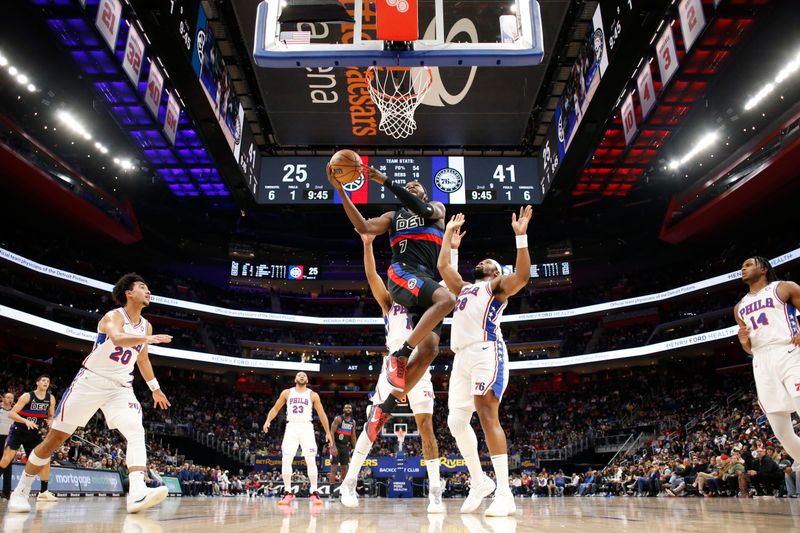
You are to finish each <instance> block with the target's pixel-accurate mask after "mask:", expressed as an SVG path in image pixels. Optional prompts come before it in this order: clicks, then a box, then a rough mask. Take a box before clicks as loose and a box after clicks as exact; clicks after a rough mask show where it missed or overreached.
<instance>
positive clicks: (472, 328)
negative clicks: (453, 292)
mask: <svg viewBox="0 0 800 533" xmlns="http://www.w3.org/2000/svg"><path fill="white" fill-rule="evenodd" d="M491 283H492V282H491V281H478V282H476V283H473V284H472V285H466V286H464V288H463V289H461V292H460V293H459V294H458V298H457V299H456V307H455V309H454V310H453V325H452V327H451V328H450V348H452V350H453V351H454V352H458V351H459V350H461V349H463V348H466V347H467V346H469V345H470V344H474V343H476V342H485V341H490V342H497V341H499V342H502V341H503V333H502V332H501V331H500V319H501V318H502V316H503V309H505V307H506V303H505V302H501V301H500V300H498V299H497V298H495V297H494V294H492V286H491Z"/></svg>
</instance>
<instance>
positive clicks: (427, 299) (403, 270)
mask: <svg viewBox="0 0 800 533" xmlns="http://www.w3.org/2000/svg"><path fill="white" fill-rule="evenodd" d="M388 278H389V293H390V294H391V296H392V300H393V301H394V302H395V303H398V304H400V305H402V306H403V307H405V308H406V310H407V311H408V316H409V318H410V319H411V322H412V323H413V324H414V326H416V325H417V323H418V322H419V319H420V318H421V317H422V315H423V314H424V313H425V311H427V310H428V309H429V308H430V307H431V306H432V305H433V293H434V292H436V289H438V288H439V287H441V285H439V282H438V281H436V280H435V279H433V277H432V275H431V274H430V273H429V272H427V270H426V269H424V268H420V267H414V266H413V265H407V264H405V263H392V265H391V266H390V267H389V272H388ZM443 323H444V321H442V322H439V323H438V324H436V327H434V328H433V332H434V333H436V334H437V335H438V336H439V337H441V336H442V324H443Z"/></svg>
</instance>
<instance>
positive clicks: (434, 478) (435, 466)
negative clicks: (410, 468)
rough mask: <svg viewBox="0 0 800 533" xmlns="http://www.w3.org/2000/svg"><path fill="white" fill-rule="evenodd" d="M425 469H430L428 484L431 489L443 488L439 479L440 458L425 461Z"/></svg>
mask: <svg viewBox="0 0 800 533" xmlns="http://www.w3.org/2000/svg"><path fill="white" fill-rule="evenodd" d="M425 468H427V469H428V484H429V486H430V488H431V489H435V488H439V487H441V486H442V480H441V478H440V477H439V458H438V457H437V458H435V459H425Z"/></svg>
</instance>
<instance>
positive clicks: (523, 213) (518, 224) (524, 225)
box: [511, 205, 533, 235]
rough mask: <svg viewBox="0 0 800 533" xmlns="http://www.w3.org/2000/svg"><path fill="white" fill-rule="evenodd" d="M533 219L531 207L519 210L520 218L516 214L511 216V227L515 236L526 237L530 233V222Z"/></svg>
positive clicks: (527, 206)
mask: <svg viewBox="0 0 800 533" xmlns="http://www.w3.org/2000/svg"><path fill="white" fill-rule="evenodd" d="M532 217H533V208H532V207H531V206H529V205H526V206H525V207H520V208H519V217H517V214H516V213H512V214H511V227H512V228H513V229H514V234H515V235H525V234H526V233H528V222H530V221H531V218H532Z"/></svg>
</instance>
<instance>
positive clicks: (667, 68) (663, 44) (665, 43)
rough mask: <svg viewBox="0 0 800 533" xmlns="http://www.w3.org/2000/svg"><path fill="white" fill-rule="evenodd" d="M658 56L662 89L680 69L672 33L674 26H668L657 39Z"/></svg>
mask: <svg viewBox="0 0 800 533" xmlns="http://www.w3.org/2000/svg"><path fill="white" fill-rule="evenodd" d="M656 56H657V57H658V70H659V72H660V73H661V85H662V90H664V88H666V86H667V84H668V83H669V80H671V79H672V76H674V75H675V73H676V72H677V71H678V56H677V55H676V53H675V37H674V36H673V35H672V26H667V29H666V30H664V33H663V35H661V37H659V38H658V41H656Z"/></svg>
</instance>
